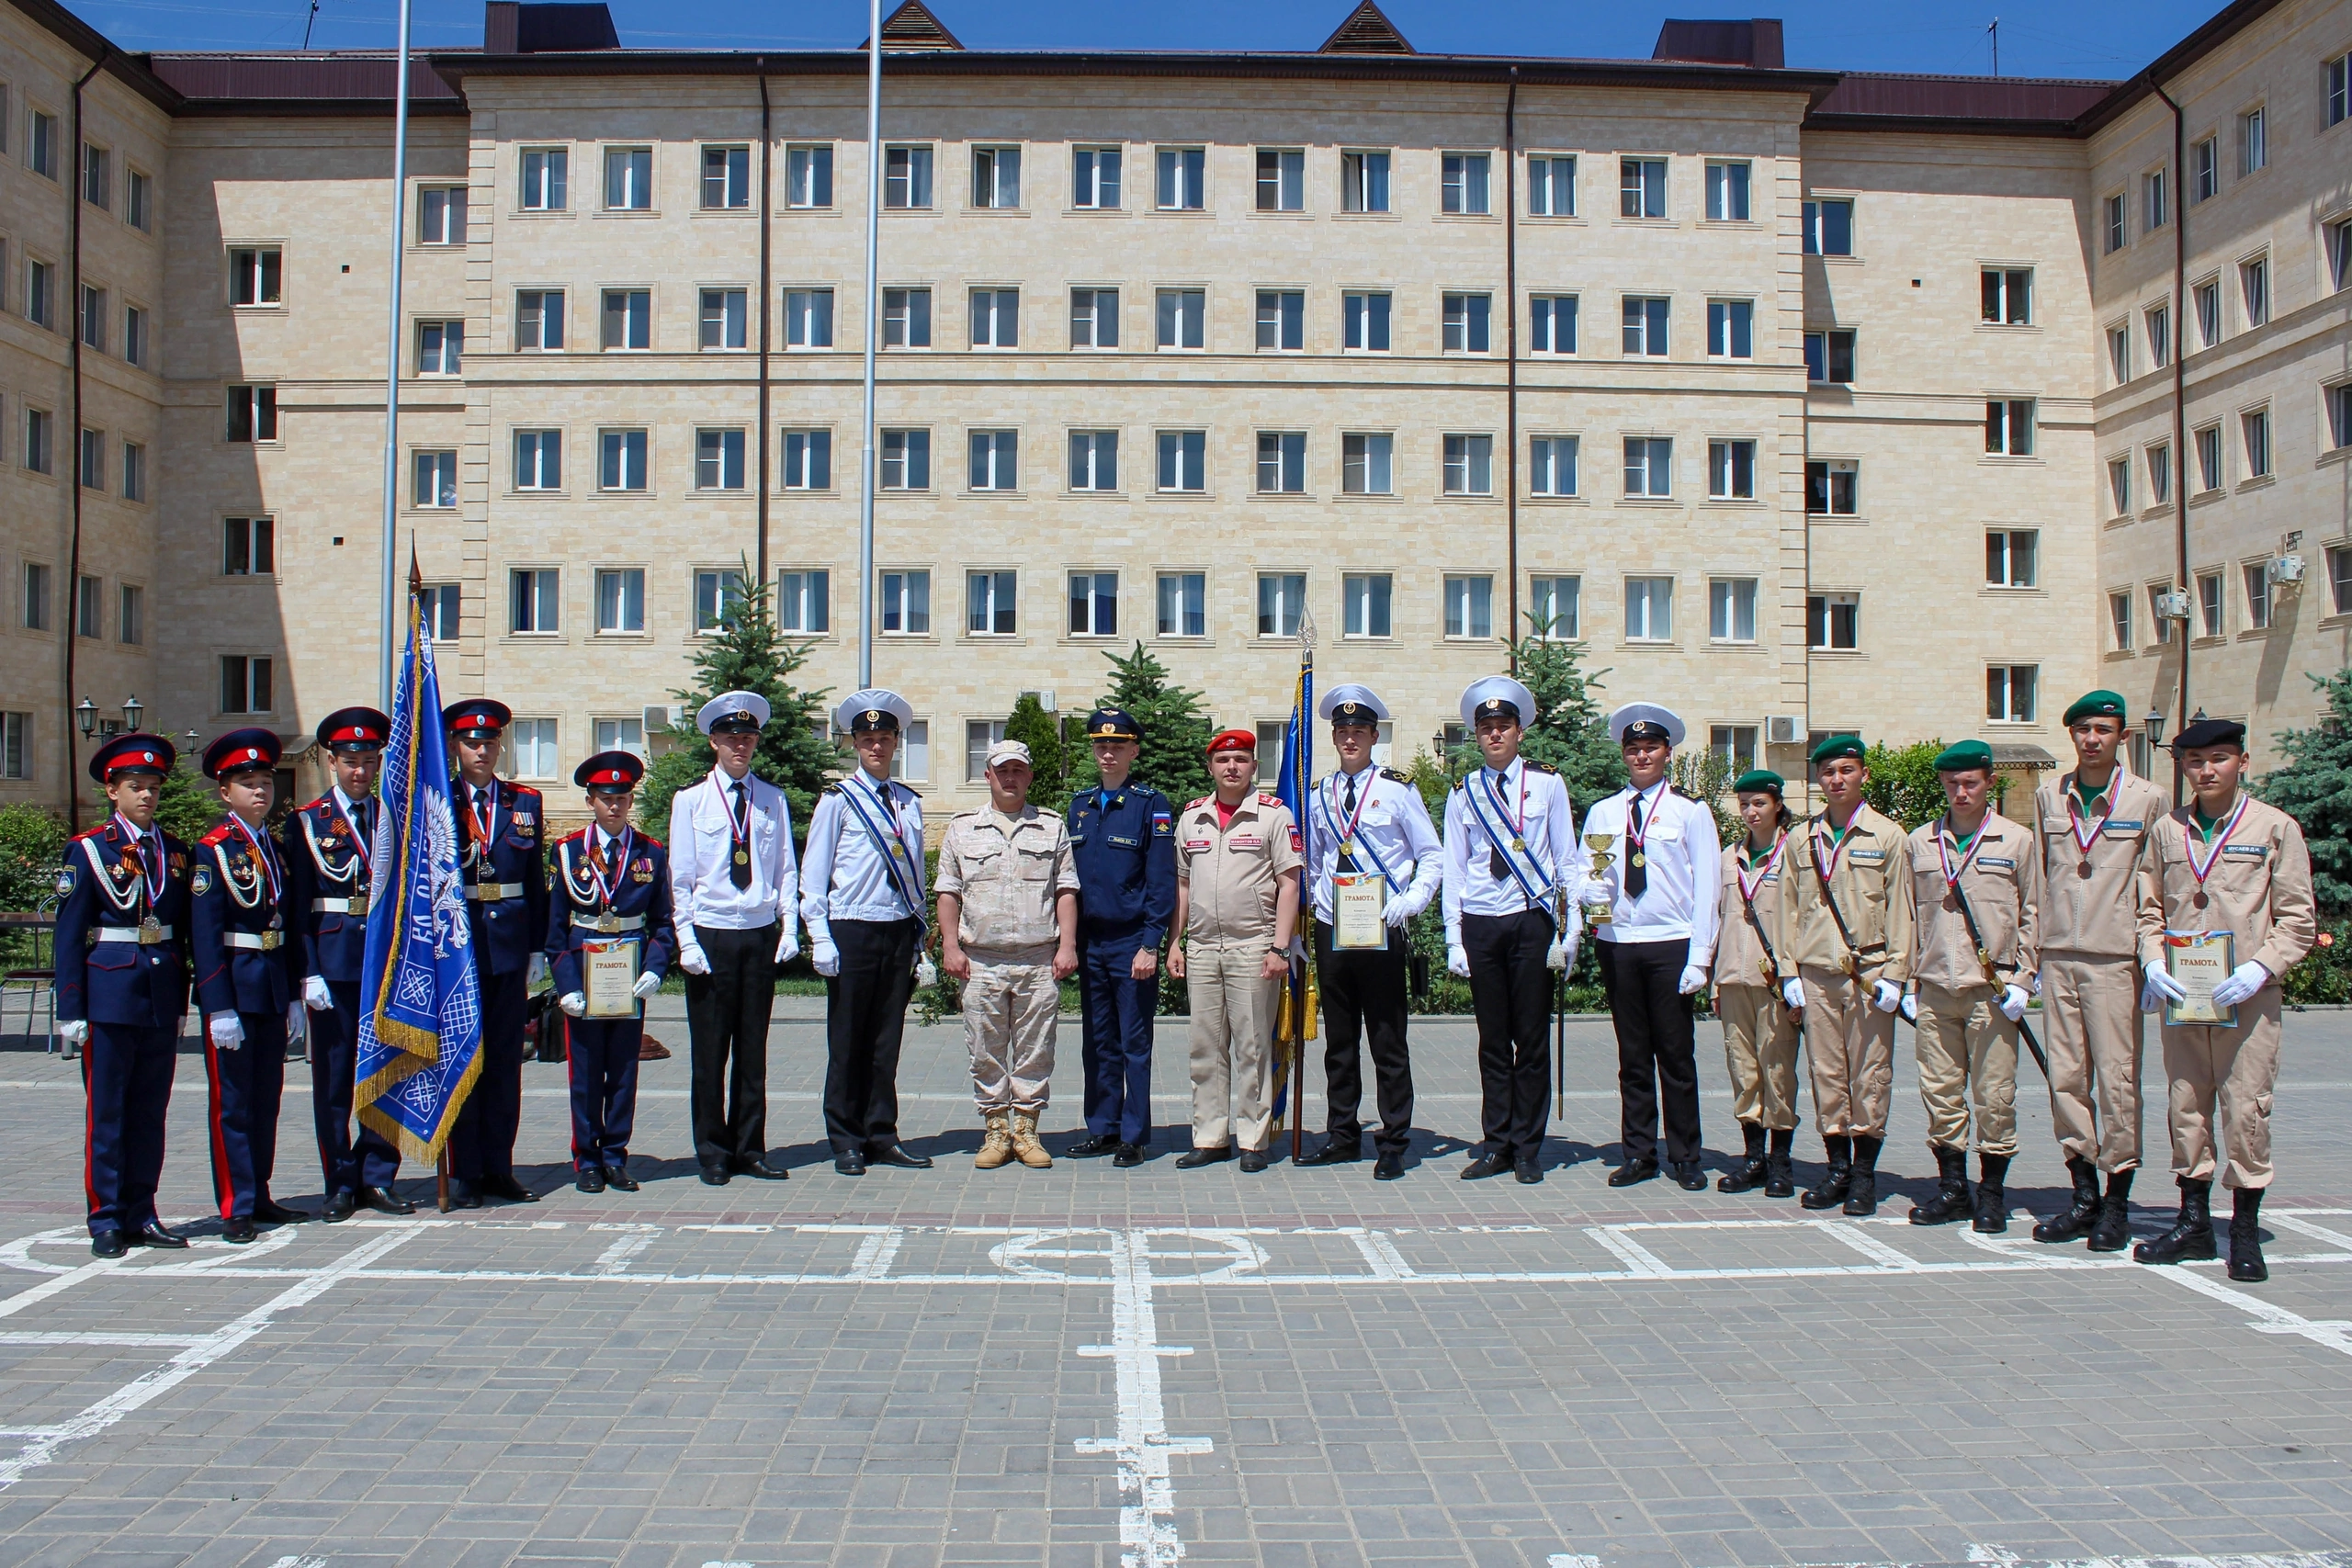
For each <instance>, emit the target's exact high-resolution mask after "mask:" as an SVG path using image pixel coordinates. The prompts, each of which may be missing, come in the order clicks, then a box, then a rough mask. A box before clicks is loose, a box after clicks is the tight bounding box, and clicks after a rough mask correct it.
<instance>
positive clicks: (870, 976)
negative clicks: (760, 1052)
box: [825, 916, 922, 1155]
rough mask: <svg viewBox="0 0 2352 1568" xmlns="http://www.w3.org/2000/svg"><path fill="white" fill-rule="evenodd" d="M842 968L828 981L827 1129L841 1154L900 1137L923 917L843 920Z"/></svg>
mask: <svg viewBox="0 0 2352 1568" xmlns="http://www.w3.org/2000/svg"><path fill="white" fill-rule="evenodd" d="M832 929H833V946H834V947H836V948H838V949H839V950H840V952H841V955H842V972H841V973H840V974H839V975H836V976H833V977H832V978H831V979H830V980H828V981H826V982H825V1136H826V1137H827V1138H828V1139H829V1140H831V1144H832V1145H833V1152H834V1153H835V1154H836V1155H839V1154H844V1153H846V1152H848V1151H849V1150H852V1149H859V1150H868V1151H870V1150H873V1149H879V1148H888V1147H889V1146H890V1145H893V1144H895V1143H897V1142H898V1141H899V1043H900V1042H901V1041H902V1040H903V1039H904V1038H905V1035H906V1032H907V1001H908V998H910V997H912V996H913V995H914V991H915V943H916V942H917V941H918V940H919V939H920V938H921V937H922V921H920V920H917V919H913V918H912V917H911V916H910V917H909V918H908V919H903V920H835V921H834V922H833V923H832Z"/></svg>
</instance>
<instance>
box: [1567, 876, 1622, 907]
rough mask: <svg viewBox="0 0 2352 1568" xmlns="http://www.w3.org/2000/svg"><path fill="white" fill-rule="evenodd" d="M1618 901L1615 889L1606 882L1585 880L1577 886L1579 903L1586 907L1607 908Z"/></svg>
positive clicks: (1580, 905)
mask: <svg viewBox="0 0 2352 1568" xmlns="http://www.w3.org/2000/svg"><path fill="white" fill-rule="evenodd" d="M1616 901H1617V894H1616V891H1615V889H1613V888H1611V886H1609V884H1607V883H1606V882H1590V881H1588V882H1584V883H1581V884H1579V885H1578V886H1577V907H1578V908H1586V909H1605V908H1608V907H1609V906H1610V905H1611V904H1613V903H1615V902H1616Z"/></svg>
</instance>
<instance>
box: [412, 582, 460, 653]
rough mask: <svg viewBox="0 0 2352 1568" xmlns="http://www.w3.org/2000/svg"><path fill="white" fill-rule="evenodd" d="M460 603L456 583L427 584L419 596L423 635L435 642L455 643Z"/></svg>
mask: <svg viewBox="0 0 2352 1568" xmlns="http://www.w3.org/2000/svg"><path fill="white" fill-rule="evenodd" d="M461 602H462V601H461V599H460V596H459V594H458V585H457V584H456V583H454V582H435V583H429V584H427V585H426V587H425V589H424V592H423V593H422V594H421V595H419V604H420V607H421V609H422V610H423V612H424V614H423V616H422V619H423V621H424V635H425V636H426V637H430V638H432V639H433V640H434V641H435V642H455V641H457V640H458V608H459V605H460V604H461Z"/></svg>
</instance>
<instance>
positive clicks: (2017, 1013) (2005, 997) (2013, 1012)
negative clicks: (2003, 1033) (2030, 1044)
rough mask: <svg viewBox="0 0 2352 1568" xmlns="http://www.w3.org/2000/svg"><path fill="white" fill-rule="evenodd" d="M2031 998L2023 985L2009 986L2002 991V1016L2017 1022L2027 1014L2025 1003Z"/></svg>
mask: <svg viewBox="0 0 2352 1568" xmlns="http://www.w3.org/2000/svg"><path fill="white" fill-rule="evenodd" d="M2031 1000H2033V998H2031V997H2030V996H2028V995H2026V991H2025V987H2023V986H2011V987H2008V988H2007V990H2005V991H2003V992H2002V993H2001V1016H2002V1017H2003V1018H2006V1019H2007V1020H2008V1021H2010V1022H2011V1023H2015V1022H2016V1021H2018V1020H2019V1019H2021V1018H2023V1017H2024V1016H2025V1005H2026V1003H2028V1002H2030V1001H2031Z"/></svg>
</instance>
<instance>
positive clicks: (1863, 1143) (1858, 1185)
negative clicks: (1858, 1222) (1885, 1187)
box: [1845, 1134, 1886, 1219]
mask: <svg viewBox="0 0 2352 1568" xmlns="http://www.w3.org/2000/svg"><path fill="white" fill-rule="evenodd" d="M1885 1146H1886V1140H1885V1139H1884V1138H1865V1137H1863V1136H1861V1135H1860V1134H1856V1135H1855V1137H1854V1174H1853V1177H1852V1179H1850V1180H1849V1181H1848V1182H1847V1184H1846V1210H1845V1212H1846V1213H1849V1214H1851V1215H1854V1216H1855V1217H1856V1218H1858V1219H1859V1218H1860V1217H1862V1216H1864V1215H1868V1214H1875V1213H1878V1151H1879V1150H1880V1149H1882V1148H1884V1147H1885Z"/></svg>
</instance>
